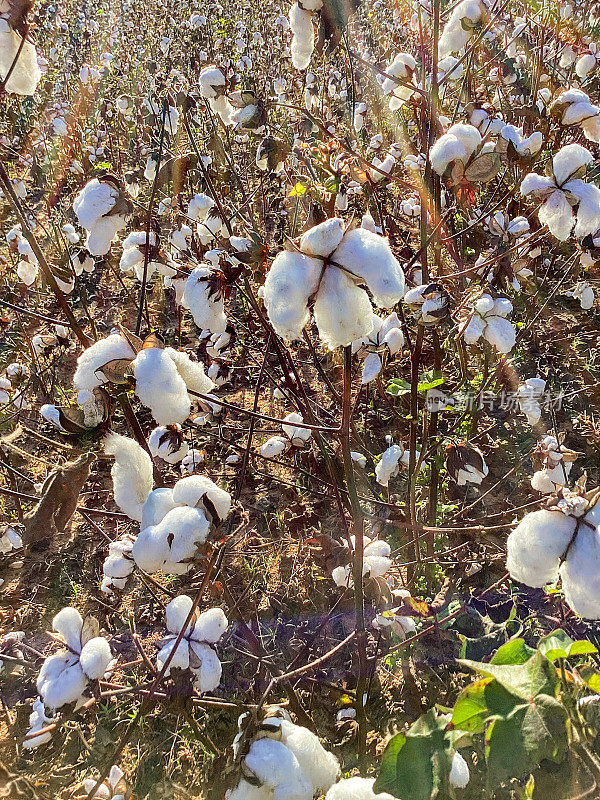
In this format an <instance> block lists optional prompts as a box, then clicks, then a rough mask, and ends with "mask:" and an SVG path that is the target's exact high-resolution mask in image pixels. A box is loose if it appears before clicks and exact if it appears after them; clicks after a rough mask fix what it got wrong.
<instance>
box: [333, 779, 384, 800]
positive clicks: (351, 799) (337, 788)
mask: <svg viewBox="0 0 600 800" xmlns="http://www.w3.org/2000/svg"><path fill="white" fill-rule="evenodd" d="M374 783H375V778H359V777H358V776H356V777H354V778H346V779H345V780H341V781H338V783H336V784H334V785H333V786H332V787H331V789H330V790H329V791H328V792H327V794H326V795H325V800H393V797H392V795H391V794H387V792H380V793H379V794H375V792H374V791H373V784H374Z"/></svg>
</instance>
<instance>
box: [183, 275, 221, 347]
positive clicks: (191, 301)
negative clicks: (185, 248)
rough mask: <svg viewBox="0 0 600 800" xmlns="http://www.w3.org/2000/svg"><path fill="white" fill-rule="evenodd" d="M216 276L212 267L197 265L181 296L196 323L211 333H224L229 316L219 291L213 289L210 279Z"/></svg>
mask: <svg viewBox="0 0 600 800" xmlns="http://www.w3.org/2000/svg"><path fill="white" fill-rule="evenodd" d="M212 276H214V272H213V270H212V269H211V268H210V267H196V268H195V269H193V270H192V272H191V273H190V275H189V277H188V279H187V281H186V283H185V288H184V290H183V295H182V297H181V305H182V306H183V308H187V309H189V311H190V312H191V314H192V317H193V318H194V322H195V323H196V325H197V326H198V327H199V328H201V329H202V330H209V331H210V332H211V333H218V334H221V333H224V331H225V328H226V327H227V317H226V316H225V307H224V304H223V298H222V296H221V293H220V292H219V291H212V290H211V286H210V283H209V279H210V278H211V277H212Z"/></svg>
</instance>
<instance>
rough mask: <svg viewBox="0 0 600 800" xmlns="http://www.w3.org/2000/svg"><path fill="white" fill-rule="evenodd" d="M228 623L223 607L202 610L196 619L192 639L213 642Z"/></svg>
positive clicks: (218, 637) (225, 628)
mask: <svg viewBox="0 0 600 800" xmlns="http://www.w3.org/2000/svg"><path fill="white" fill-rule="evenodd" d="M228 624H229V623H228V621H227V617H226V616H225V613H224V611H223V609H221V608H210V609H209V610H208V611H203V612H202V613H201V614H200V616H199V617H198V619H197V620H196V624H195V625H194V629H193V631H192V639H194V640H196V641H200V642H209V643H210V644H215V643H216V642H218V641H219V639H220V638H221V636H223V634H224V633H225V631H226V630H227V625H228Z"/></svg>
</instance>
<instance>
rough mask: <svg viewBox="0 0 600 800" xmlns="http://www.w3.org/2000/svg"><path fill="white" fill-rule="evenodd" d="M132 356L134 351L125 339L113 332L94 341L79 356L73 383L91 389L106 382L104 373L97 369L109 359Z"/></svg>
mask: <svg viewBox="0 0 600 800" xmlns="http://www.w3.org/2000/svg"><path fill="white" fill-rule="evenodd" d="M134 358H135V352H134V350H133V348H132V346H131V345H130V344H129V342H128V341H127V339H125V337H123V336H121V334H119V333H113V334H111V335H110V336H107V337H106V338H105V339H99V340H98V341H97V342H94V344H92V345H90V347H88V348H87V349H86V350H84V351H83V353H82V354H81V355H80V356H79V358H78V359H77V369H76V370H75V375H74V376H73V384H74V386H75V388H76V389H88V390H90V391H91V390H92V389H94V388H95V387H96V386H101V385H102V384H103V383H106V378H105V377H104V375H102V373H98V372H97V370H99V369H100V368H101V367H103V366H105V365H106V364H109V363H110V362H111V361H117V360H120V359H125V360H129V361H132V360H133V359H134Z"/></svg>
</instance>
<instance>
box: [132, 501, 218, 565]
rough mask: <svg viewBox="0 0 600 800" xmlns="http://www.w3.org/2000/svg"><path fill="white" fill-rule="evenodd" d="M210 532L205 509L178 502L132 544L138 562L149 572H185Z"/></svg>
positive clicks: (142, 531)
mask: <svg viewBox="0 0 600 800" xmlns="http://www.w3.org/2000/svg"><path fill="white" fill-rule="evenodd" d="M209 532H210V523H209V521H208V519H207V518H206V515H205V514H204V512H203V511H201V510H200V509H197V508H189V507H188V506H177V507H176V508H173V509H172V510H171V511H169V512H168V513H167V514H166V515H165V516H164V517H163V518H162V520H161V521H160V522H159V523H157V524H156V525H153V526H150V527H148V528H144V529H143V530H141V531H140V533H139V534H138V537H137V539H136V540H135V543H134V545H133V550H132V555H133V558H134V560H135V563H136V564H137V565H138V566H139V567H141V569H143V570H146V572H158V571H159V570H160V571H162V572H165V573H169V574H172V575H184V574H185V573H186V572H188V571H189V570H190V569H191V566H192V564H191V562H192V560H193V558H194V556H195V555H196V551H197V548H198V545H200V544H203V543H204V542H205V541H206V538H207V536H208V534H209Z"/></svg>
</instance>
